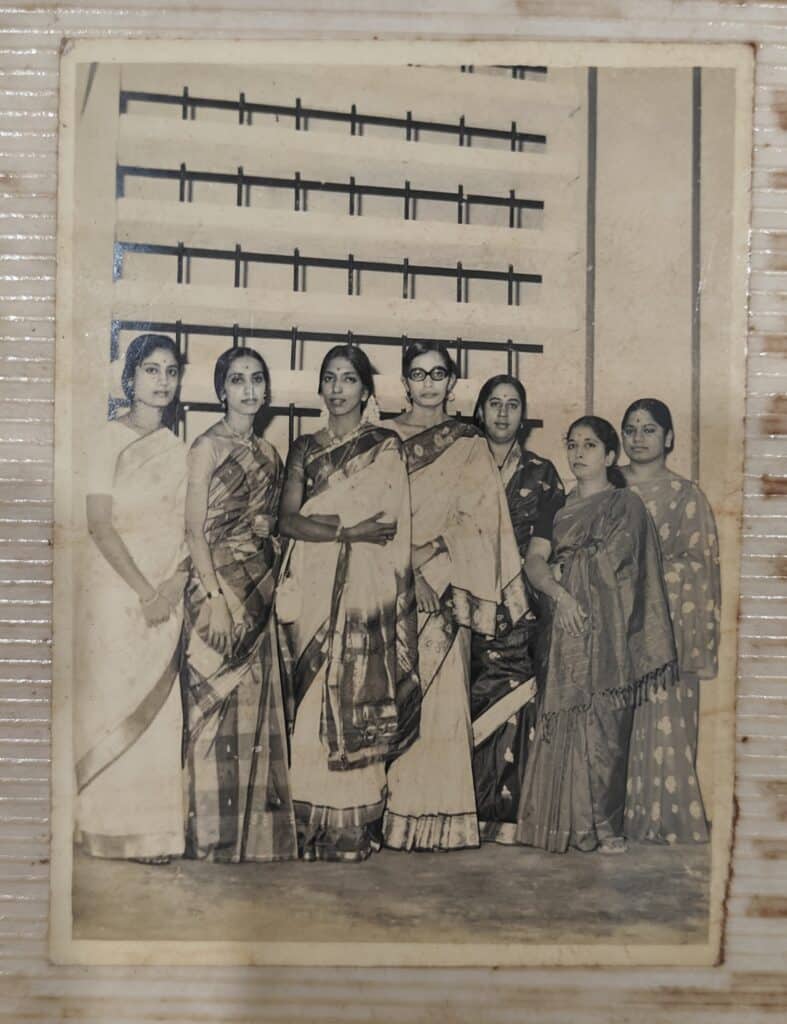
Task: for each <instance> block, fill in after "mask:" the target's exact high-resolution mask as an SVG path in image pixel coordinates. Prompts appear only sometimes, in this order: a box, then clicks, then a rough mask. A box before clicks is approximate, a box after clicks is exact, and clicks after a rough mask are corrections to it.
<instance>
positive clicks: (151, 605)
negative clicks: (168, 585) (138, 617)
mask: <svg viewBox="0 0 787 1024" xmlns="http://www.w3.org/2000/svg"><path fill="white" fill-rule="evenodd" d="M139 606H140V608H141V609H142V614H143V616H144V617H145V622H146V623H147V625H148V626H160V625H161V623H162V622H166V621H167V619H168V618H169V617H170V614H171V613H172V607H171V606H170V603H169V601H167V599H166V598H165V597H162V595H161V594H160V593H159V592H158V591H157V590H154V591H152V593H151V595H150V597H148V598H146V599H144V600H143V598H141V597H140V599H139Z"/></svg>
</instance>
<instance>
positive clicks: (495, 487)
mask: <svg viewBox="0 0 787 1024" xmlns="http://www.w3.org/2000/svg"><path fill="white" fill-rule="evenodd" d="M402 376H403V382H404V386H405V389H406V391H407V395H408V398H409V400H410V402H411V408H410V409H409V410H408V411H407V412H405V413H404V414H403V415H401V416H399V417H398V418H397V419H395V420H392V421H391V422H390V424H389V425H390V426H392V427H393V429H394V430H396V432H397V433H398V434H399V436H400V437H401V438H402V439H403V441H404V448H405V453H406V456H407V470H408V474H409V477H410V489H411V495H412V510H413V519H412V545H413V569H414V570H415V592H416V602H417V605H418V658H419V673H420V677H421V688H422V693H423V703H422V709H421V730H420V735H419V738H418V739H417V740H416V742H415V743H414V744H413V746H412V747H411V748H410V749H409V750H407V751H406V752H405V753H404V754H403V755H402V756H401V757H400V758H399V760H398V761H397V762H396V763H395V764H394V765H393V766H392V767H391V768H390V770H389V773H388V805H387V808H386V812H385V818H384V822H383V833H384V839H385V842H386V844H387V845H388V846H390V847H393V848H395V849H401V850H413V849H417V850H455V849H461V848H462V847H468V846H478V845H479V829H478V817H477V813H476V803H475V792H474V787H473V771H472V748H473V742H472V729H471V725H470V701H469V678H470V636H471V633H479V634H482V635H485V636H493V635H494V634H495V629H496V615H497V608H498V605H499V604H501V603H505V604H506V606H507V608H508V611H509V613H510V615H511V618H512V621H514V622H516V621H518V620H519V619H520V618H521V617H522V615H524V614H525V612H526V600H525V594H524V586H523V582H522V577H521V573H520V571H519V551H518V549H517V545H516V540H515V537H514V532H513V528H512V526H511V517H510V515H509V512H508V506H507V504H506V498H505V492H504V491H503V487H502V483H501V481H500V475H499V473H498V472H497V468H496V466H495V462H494V459H493V458H492V456H491V455H490V452H489V448H488V446H487V443H486V441H485V439H484V437H483V436H482V434H481V433H480V432H479V430H478V429H477V428H476V427H474V426H471V425H468V424H464V423H461V422H459V421H458V420H455V419H453V418H452V417H450V416H449V415H448V412H447V409H448V403H449V402H450V401H451V394H452V391H453V388H454V385H455V383H456V379H457V369H456V366H455V364H454V362H453V360H452V359H451V357H450V355H449V354H448V351H447V349H446V348H445V346H444V345H442V344H441V343H439V342H413V343H411V344H410V345H408V346H407V348H406V349H405V351H404V355H403V358H402Z"/></svg>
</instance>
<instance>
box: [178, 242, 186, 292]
mask: <svg viewBox="0 0 787 1024" xmlns="http://www.w3.org/2000/svg"><path fill="white" fill-rule="evenodd" d="M185 253H186V246H185V245H184V244H183V242H178V272H177V282H178V284H183V258H184V256H185Z"/></svg>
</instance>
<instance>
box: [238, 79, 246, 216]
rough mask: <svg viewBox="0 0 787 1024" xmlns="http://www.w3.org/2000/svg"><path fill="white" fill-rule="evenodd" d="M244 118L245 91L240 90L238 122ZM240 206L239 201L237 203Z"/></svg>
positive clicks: (241, 122)
mask: <svg viewBox="0 0 787 1024" xmlns="http://www.w3.org/2000/svg"><path fill="white" fill-rule="evenodd" d="M245 120H246V93H245V92H242V93H241V94H240V97H239V99H238V124H243V122H244V121H245ZM238 206H240V203H238Z"/></svg>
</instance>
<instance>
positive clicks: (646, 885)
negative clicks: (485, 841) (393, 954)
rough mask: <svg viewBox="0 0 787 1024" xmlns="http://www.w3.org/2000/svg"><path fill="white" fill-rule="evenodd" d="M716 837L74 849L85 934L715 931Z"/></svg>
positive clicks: (476, 935) (465, 935)
mask: <svg viewBox="0 0 787 1024" xmlns="http://www.w3.org/2000/svg"><path fill="white" fill-rule="evenodd" d="M709 874H710V848H709V846H682V847H664V846H653V845H650V844H641V845H632V846H631V847H630V849H629V850H628V852H627V853H626V854H623V855H620V856H604V855H603V854H598V853H590V854H588V853H584V854H583V853H577V852H574V851H572V852H570V853H567V854H565V855H556V854H548V853H544V852H542V851H537V850H532V849H528V848H524V847H503V846H495V845H485V846H483V847H482V848H481V849H478V850H462V851H458V852H455V853H409V854H408V853H398V852H395V851H391V850H383V851H382V852H381V853H379V854H377V855H375V856H374V857H372V858H371V859H370V860H368V861H367V862H366V863H364V864H304V863H294V862H288V863H281V864H239V865H224V864H206V863H202V862H195V861H185V860H179V861H173V862H172V863H171V864H169V865H167V866H163V867H151V866H147V865H142V864H134V863H129V862H126V861H109V860H98V859H94V858H91V857H87V856H85V855H84V854H82V853H81V852H80V851H79V850H75V852H74V879H73V880H74V886H73V895H74V904H73V905H74V938H75V939H118V940H123V939H125V940H162V941H166V940H176V941H183V940H189V939H191V940H194V941H202V942H206V941H246V942H251V941H271V939H275V940H276V941H277V942H278V941H281V942H287V941H303V940H308V941H311V942H320V941H328V942H330V941H333V942H336V941H343V940H345V939H347V938H348V936H349V935H351V936H352V940H353V941H355V942H358V941H368V942H381V941H384V942H446V941H450V942H470V943H473V942H482V943H483V942H505V943H509V942H527V943H531V942H536V943H566V942H571V943H579V944H585V943H595V942H612V943H615V944H617V943H623V942H627V943H643V944H652V943H657V944H669V945H672V944H677V943H696V942H705V941H707V926H708V882H709Z"/></svg>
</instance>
